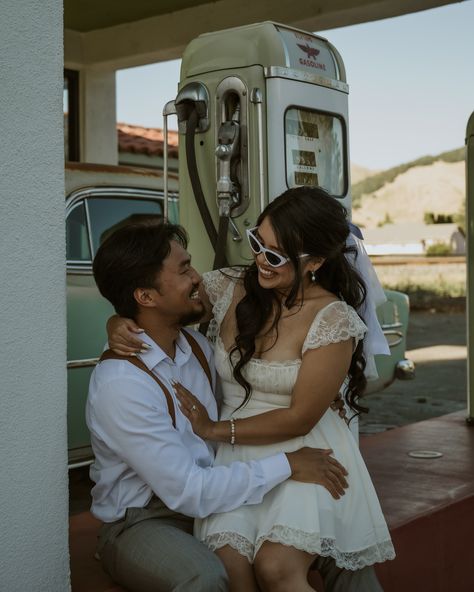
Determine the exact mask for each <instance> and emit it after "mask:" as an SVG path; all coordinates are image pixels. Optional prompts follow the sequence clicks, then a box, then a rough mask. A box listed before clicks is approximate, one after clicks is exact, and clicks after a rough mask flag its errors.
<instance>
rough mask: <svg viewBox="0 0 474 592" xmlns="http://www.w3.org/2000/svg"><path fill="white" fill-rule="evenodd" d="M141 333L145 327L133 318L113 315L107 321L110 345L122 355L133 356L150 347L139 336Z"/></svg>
mask: <svg viewBox="0 0 474 592" xmlns="http://www.w3.org/2000/svg"><path fill="white" fill-rule="evenodd" d="M140 333H143V329H140V327H139V326H138V325H137V324H136V323H135V321H133V320H132V319H126V318H123V317H119V316H118V315H113V316H112V317H110V318H109V320H108V321H107V336H108V340H109V347H110V349H111V350H112V351H114V352H115V353H116V354H118V355H120V356H133V355H136V354H137V353H140V352H144V351H146V350H147V349H148V347H149V346H148V345H147V344H146V343H144V342H143V341H142V340H141V339H140V338H139V337H137V334H140Z"/></svg>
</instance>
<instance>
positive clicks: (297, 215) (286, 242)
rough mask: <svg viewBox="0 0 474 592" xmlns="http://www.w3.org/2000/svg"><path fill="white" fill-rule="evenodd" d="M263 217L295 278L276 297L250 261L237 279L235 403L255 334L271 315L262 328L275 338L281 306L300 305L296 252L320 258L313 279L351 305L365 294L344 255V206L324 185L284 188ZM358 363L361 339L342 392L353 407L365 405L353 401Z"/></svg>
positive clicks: (358, 391)
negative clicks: (240, 291)
mask: <svg viewBox="0 0 474 592" xmlns="http://www.w3.org/2000/svg"><path fill="white" fill-rule="evenodd" d="M265 218H268V220H269V221H270V223H271V225H272V228H273V231H274V232H275V235H276V237H277V240H278V245H279V247H280V249H281V252H282V253H284V254H285V255H286V256H287V257H289V259H290V261H291V264H292V265H293V267H294V269H295V279H294V282H293V285H292V286H291V289H290V290H289V292H288V294H287V296H286V298H285V300H284V301H283V302H282V301H281V298H279V297H278V295H277V294H276V293H275V291H274V290H268V289H265V288H262V287H261V286H260V284H259V282H258V270H257V265H256V263H255V262H254V263H253V264H252V265H250V266H249V267H247V268H246V271H245V274H244V280H243V281H244V287H245V292H246V294H245V296H244V298H243V299H242V300H241V301H240V302H239V303H238V305H237V308H236V319H237V337H236V339H235V346H234V348H233V349H232V351H231V359H232V360H233V375H234V378H235V380H236V381H237V382H238V383H239V384H240V385H241V386H242V387H243V388H244V389H245V398H244V401H243V403H242V405H241V407H242V406H244V405H245V404H246V403H247V402H248V400H249V398H250V397H251V393H252V387H251V385H250V383H249V382H248V381H247V380H246V379H245V377H244V375H243V373H242V371H243V369H244V367H245V365H246V364H247V363H248V362H249V360H250V359H251V358H252V357H253V355H254V354H255V340H256V337H257V336H258V335H260V334H261V332H262V330H263V328H264V327H265V325H266V324H267V322H268V321H269V319H271V318H272V315H274V317H273V321H272V324H271V327H270V329H269V330H268V332H271V331H273V330H275V331H276V337H275V341H276V339H277V338H278V322H279V320H280V318H281V314H282V308H283V306H284V307H285V308H286V309H292V308H293V307H294V306H298V305H299V306H301V300H304V292H303V285H304V284H303V279H304V278H303V270H302V264H304V263H305V262H307V261H308V259H307V258H300V257H299V255H300V254H301V253H307V254H309V255H310V256H313V257H315V258H322V259H324V263H323V265H322V266H321V267H320V268H319V269H318V271H317V282H318V284H319V285H320V286H321V287H323V288H324V289H325V290H328V291H329V292H331V293H333V294H335V295H336V296H337V297H339V298H341V299H342V300H344V301H345V302H347V304H349V305H350V306H352V307H354V308H357V307H359V306H360V305H361V304H362V303H363V302H364V300H365V295H366V288H365V285H364V283H363V281H362V278H361V277H360V275H359V274H358V273H357V271H356V270H355V269H354V268H353V267H352V265H351V264H350V263H349V261H348V260H347V258H346V253H348V252H354V254H356V249H355V247H347V246H346V239H347V237H348V235H349V232H350V230H349V225H348V222H347V219H346V210H345V208H344V207H343V206H342V205H341V204H340V203H339V202H338V201H337V200H336V199H335V198H333V197H332V196H331V195H329V194H328V193H327V192H326V191H324V190H323V189H321V188H310V187H297V188H294V189H289V190H288V191H285V193H283V194H282V195H280V196H279V197H277V198H276V199H275V200H274V201H272V202H271V203H270V204H269V205H268V206H267V207H266V208H265V210H264V211H263V212H262V213H261V214H260V216H259V218H258V220H257V225H260V224H261V223H262V221H263V220H264V219H265ZM308 273H309V272H308ZM301 295H302V299H301V300H300V297H301ZM364 368H365V358H364V355H363V352H362V341H359V343H358V344H357V347H356V349H355V351H354V353H353V354H352V360H351V364H350V368H349V372H348V377H349V382H348V385H347V388H346V393H345V396H346V401H347V403H348V404H349V405H350V407H351V408H352V409H353V410H354V411H356V412H358V413H360V412H361V411H366V410H367V409H366V408H364V407H362V406H361V405H359V404H358V403H357V399H358V397H359V396H360V395H362V393H363V391H364V389H365V386H366V379H365V376H364Z"/></svg>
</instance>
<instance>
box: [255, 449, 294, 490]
mask: <svg viewBox="0 0 474 592" xmlns="http://www.w3.org/2000/svg"><path fill="white" fill-rule="evenodd" d="M258 462H259V463H260V466H261V467H262V472H263V477H264V479H265V481H266V483H267V486H268V487H269V489H271V488H272V487H275V485H278V484H279V483H283V481H286V480H287V479H288V478H289V477H291V468H290V463H289V462H288V458H287V456H286V454H284V453H283V452H280V453H279V454H275V455H274V456H268V457H266V458H262V459H260V460H259V461H258Z"/></svg>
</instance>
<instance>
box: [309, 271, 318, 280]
mask: <svg viewBox="0 0 474 592" xmlns="http://www.w3.org/2000/svg"><path fill="white" fill-rule="evenodd" d="M317 279H318V278H317V275H316V271H315V270H314V269H313V270H312V271H311V281H312V282H313V283H314V282H316V280H317Z"/></svg>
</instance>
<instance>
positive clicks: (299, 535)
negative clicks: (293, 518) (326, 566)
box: [203, 524, 395, 571]
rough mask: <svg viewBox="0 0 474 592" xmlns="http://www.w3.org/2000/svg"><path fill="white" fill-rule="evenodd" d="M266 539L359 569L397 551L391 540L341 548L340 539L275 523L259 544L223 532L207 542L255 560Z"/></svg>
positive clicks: (343, 566) (211, 537) (391, 557)
mask: <svg viewBox="0 0 474 592" xmlns="http://www.w3.org/2000/svg"><path fill="white" fill-rule="evenodd" d="M265 541H270V542H272V543H279V544H281V545H285V546H287V547H294V548H295V549H300V550H301V551H306V552H307V553H311V554H313V555H322V556H323V557H333V558H334V560H335V562H336V565H337V566H338V567H341V568H343V569H349V570H352V571H355V570H357V569H362V568H363V567H366V566H367V565H373V564H374V563H380V562H382V561H386V560H388V559H394V557H395V551H394V548H393V544H392V542H391V540H390V539H388V540H386V541H382V542H379V543H376V544H374V545H371V546H370V547H367V548H365V549H360V550H359V551H350V552H346V551H341V550H340V549H338V548H337V547H336V541H335V540H334V539H331V538H321V537H320V536H319V533H315V532H303V531H301V530H297V529H295V528H291V527H289V526H282V525H278V524H276V525H274V526H272V528H271V530H270V532H268V533H267V534H265V535H262V536H260V537H259V538H258V539H257V541H256V544H255V546H254V545H253V544H252V543H251V542H250V541H249V540H248V539H246V538H245V537H244V536H242V535H240V534H238V533H236V532H219V533H216V534H213V535H209V536H208V537H206V538H205V539H204V541H203V542H204V543H205V544H206V545H207V546H208V547H209V549H211V551H215V550H216V549H220V548H221V547H224V546H225V545H229V546H230V547H232V548H233V549H235V550H236V551H238V552H239V553H240V554H241V555H243V556H244V557H246V558H247V559H248V561H249V563H253V561H254V559H255V556H256V554H257V553H258V550H259V549H260V547H261V546H262V544H263V543H264V542H265Z"/></svg>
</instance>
